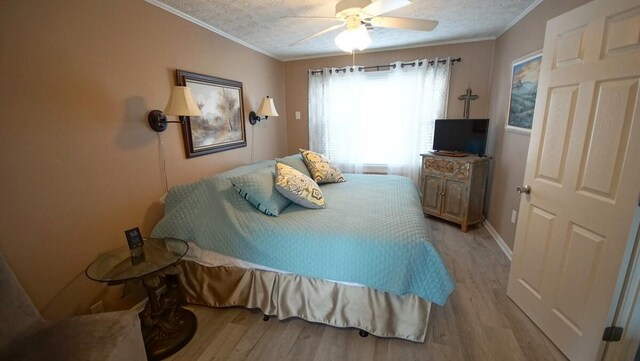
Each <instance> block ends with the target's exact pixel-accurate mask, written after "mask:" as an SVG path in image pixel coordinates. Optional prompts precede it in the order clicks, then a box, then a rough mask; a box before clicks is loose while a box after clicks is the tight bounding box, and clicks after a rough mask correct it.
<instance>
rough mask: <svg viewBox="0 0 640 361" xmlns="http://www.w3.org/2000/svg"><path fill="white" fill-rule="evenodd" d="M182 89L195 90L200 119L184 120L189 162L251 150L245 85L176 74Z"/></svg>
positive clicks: (193, 75)
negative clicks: (204, 157) (247, 124)
mask: <svg viewBox="0 0 640 361" xmlns="http://www.w3.org/2000/svg"><path fill="white" fill-rule="evenodd" d="M176 80H177V83H178V85H181V86H188V87H189V88H191V93H192V94H193V99H194V100H195V102H196V104H197V105H198V107H199V108H200V111H201V112H202V116H200V117H193V116H191V117H189V116H185V117H181V120H183V122H182V137H183V140H184V146H185V154H186V156H187V158H193V157H198V156H202V155H206V154H211V153H217V152H223V151H225V150H230V149H235V148H241V147H246V146H247V132H246V128H245V121H244V106H243V93H242V82H239V81H235V80H229V79H223V78H218V77H214V76H209V75H204V74H198V73H193V72H189V71H185V70H179V69H177V70H176Z"/></svg>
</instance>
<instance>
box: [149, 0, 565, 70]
mask: <svg viewBox="0 0 640 361" xmlns="http://www.w3.org/2000/svg"><path fill="white" fill-rule="evenodd" d="M146 1H147V2H149V3H151V4H154V5H156V6H159V7H161V8H163V9H165V10H167V11H170V12H172V13H174V14H176V15H178V16H181V17H183V18H185V19H187V20H190V21H192V22H194V23H196V24H199V25H201V26H204V27H206V28H208V29H209V30H212V31H214V32H216V33H218V34H221V35H223V36H225V37H227V38H230V39H232V40H234V41H236V42H238V43H241V44H243V45H246V46H248V47H250V48H252V49H254V50H257V51H259V52H261V53H264V54H267V55H269V56H272V57H274V58H276V59H280V60H293V59H302V58H311V57H320V56H328V55H338V54H344V53H342V52H341V51H340V49H338V47H337V46H336V45H335V43H334V41H333V39H334V38H335V37H336V35H338V34H339V33H340V31H341V30H336V31H332V32H330V33H326V34H324V35H321V36H319V37H316V38H313V39H311V40H309V41H307V42H304V43H302V44H299V45H295V46H289V44H291V43H294V42H296V41H298V40H300V39H302V38H305V37H307V36H309V35H311V34H314V33H316V32H318V31H320V30H323V29H325V28H328V27H330V26H332V25H336V24H339V22H337V21H334V20H323V19H315V20H310V19H283V18H282V17H284V16H331V17H332V16H334V14H335V4H336V2H337V0H333V1H326V0H146ZM554 1H556V0H554ZM411 2H412V4H411V5H409V6H406V7H404V8H401V9H398V10H396V11H393V12H390V13H387V14H385V15H387V16H397V17H407V18H415V19H432V20H438V21H439V22H440V23H439V25H438V27H437V28H436V29H435V30H434V31H432V32H420V31H411V30H398V29H383V28H375V29H373V30H372V31H370V33H369V34H370V35H371V39H372V44H371V46H370V47H369V48H368V49H367V50H366V51H371V50H382V49H397V48H410V47H417V46H425V45H433V44H436V43H455V42H462V41H469V40H480V39H493V38H495V37H497V36H499V35H500V34H502V33H503V32H504V31H505V30H506V29H508V28H509V27H511V26H512V25H513V24H514V23H515V22H517V21H518V20H519V19H521V18H522V17H523V16H524V15H526V14H527V13H528V12H529V11H531V10H532V9H533V8H534V7H535V6H537V5H538V4H539V3H541V2H542V0H411Z"/></svg>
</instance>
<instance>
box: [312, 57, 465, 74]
mask: <svg viewBox="0 0 640 361" xmlns="http://www.w3.org/2000/svg"><path fill="white" fill-rule="evenodd" d="M434 61H435V60H429V61H428V63H429V65H433V62H434ZM461 61H462V58H455V59H451V65H453V63H459V62H461ZM446 62H447V60H446V59H441V60H438V63H440V64H444V63H446ZM409 65H411V66H416V63H415V62H412V63H402V64H400V67H402V68H404V67H405V66H409ZM420 65H422V62H419V63H418V66H420ZM391 68H394V69H395V68H396V64H385V65H371V66H361V67H358V71H363V70H365V71H366V70H370V69H375V71H380V70H389V69H391ZM349 70H350V71H352V72H353V68H350V69H349ZM330 71H331V70H330ZM335 71H336V73H339V72H341V71H344V72H345V73H346V72H347V68H341V69H336V70H335ZM323 72H324V71H323V70H312V71H311V75H315V74H322V73H323Z"/></svg>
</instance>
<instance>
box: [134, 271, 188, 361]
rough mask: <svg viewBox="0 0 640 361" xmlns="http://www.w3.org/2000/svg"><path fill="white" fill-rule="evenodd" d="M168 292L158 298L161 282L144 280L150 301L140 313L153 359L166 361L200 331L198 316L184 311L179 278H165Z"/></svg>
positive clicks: (144, 334) (150, 357) (143, 335)
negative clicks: (164, 360) (198, 329)
mask: <svg viewBox="0 0 640 361" xmlns="http://www.w3.org/2000/svg"><path fill="white" fill-rule="evenodd" d="M165 282H166V285H167V289H166V291H165V292H164V293H163V294H162V295H161V296H160V297H158V296H157V289H158V288H159V287H160V285H159V284H158V282H148V281H147V280H143V284H144V286H145V289H146V290H147V295H148V296H149V302H147V305H146V306H145V308H144V310H143V311H142V312H140V315H139V316H140V321H141V323H142V337H143V339H144V346H145V349H146V351H147V358H148V359H149V360H153V361H155V360H162V359H164V358H166V357H168V356H170V355H173V354H174V353H176V352H177V351H178V350H180V349H181V348H183V347H184V346H185V345H186V344H187V343H189V341H190V340H191V338H192V337H193V335H194V334H195V333H196V330H197V328H198V321H197V319H196V316H195V315H194V314H193V313H192V312H191V311H189V310H187V309H184V308H182V307H181V306H182V296H181V293H180V288H179V285H178V277H177V275H167V276H166V277H165Z"/></svg>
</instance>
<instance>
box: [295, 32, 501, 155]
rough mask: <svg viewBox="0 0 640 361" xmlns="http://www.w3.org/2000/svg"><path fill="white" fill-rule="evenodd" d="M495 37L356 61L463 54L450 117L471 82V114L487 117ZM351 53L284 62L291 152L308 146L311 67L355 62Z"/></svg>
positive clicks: (384, 61)
mask: <svg viewBox="0 0 640 361" xmlns="http://www.w3.org/2000/svg"><path fill="white" fill-rule="evenodd" d="M493 45H494V42H493V41H480V42H472V43H460V44H450V45H441V46H431V47H423V48H414V49H404V50H391V51H381V52H371V53H361V54H360V53H358V54H356V59H355V63H356V64H357V65H363V66H370V65H383V64H389V63H392V62H395V61H412V60H416V59H424V58H429V59H431V58H434V57H447V56H451V57H454V58H457V57H461V58H462V62H460V63H455V64H454V65H453V71H452V73H451V86H450V93H449V109H448V117H449V118H461V117H462V112H463V104H462V101H460V100H458V96H459V95H461V94H464V92H465V90H466V89H467V86H468V85H471V88H472V89H473V93H474V94H478V95H479V98H478V100H475V101H473V102H472V103H471V111H470V115H471V117H486V116H487V115H488V114H489V91H490V90H489V89H490V87H489V84H490V80H491V64H492V62H493ZM352 64H353V61H352V58H351V55H344V56H334V57H326V58H316V59H307V60H297V61H288V62H285V65H284V72H285V87H286V89H287V93H286V104H287V113H286V118H287V131H288V140H287V143H288V153H295V152H297V151H298V148H306V147H308V144H309V122H308V119H309V118H308V73H307V72H308V70H309V69H320V68H323V67H344V66H349V65H352ZM296 111H299V112H300V113H301V119H300V120H296V119H295V112H296Z"/></svg>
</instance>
